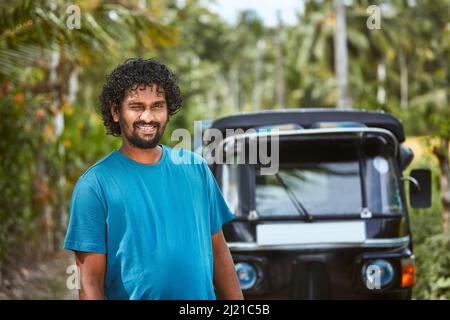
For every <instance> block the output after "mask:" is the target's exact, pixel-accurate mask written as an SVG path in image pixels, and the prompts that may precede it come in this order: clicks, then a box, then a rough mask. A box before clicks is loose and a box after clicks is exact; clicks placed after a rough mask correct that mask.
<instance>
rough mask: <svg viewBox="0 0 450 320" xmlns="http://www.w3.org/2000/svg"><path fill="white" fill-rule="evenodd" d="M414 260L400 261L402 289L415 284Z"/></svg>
mask: <svg viewBox="0 0 450 320" xmlns="http://www.w3.org/2000/svg"><path fill="white" fill-rule="evenodd" d="M414 260H415V258H414V256H411V257H409V258H403V259H402V288H406V287H411V286H413V285H414V284H415V283H416V266H415V261H414Z"/></svg>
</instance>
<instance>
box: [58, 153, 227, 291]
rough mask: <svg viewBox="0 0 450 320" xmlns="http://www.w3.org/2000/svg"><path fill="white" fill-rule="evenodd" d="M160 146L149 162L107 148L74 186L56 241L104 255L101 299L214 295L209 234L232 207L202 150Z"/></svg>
mask: <svg viewBox="0 0 450 320" xmlns="http://www.w3.org/2000/svg"><path fill="white" fill-rule="evenodd" d="M161 147H162V149H163V154H162V157H161V159H160V161H159V162H157V163H155V164H150V165H149V164H142V163H139V162H136V161H134V160H132V159H131V158H129V157H128V156H126V155H124V154H123V153H121V152H119V151H116V150H115V151H112V152H111V153H110V154H109V155H108V156H106V157H105V158H103V159H102V160H100V161H99V162H97V163H96V164H95V165H93V166H92V167H91V168H89V169H88V170H87V171H86V172H85V173H84V174H83V175H82V176H81V177H80V178H79V179H78V181H77V183H76V186H75V188H74V191H73V194H72V200H71V206H70V221H69V226H68V230H67V234H66V239H65V242H64V248H65V249H69V250H75V251H84V252H96V253H105V254H106V255H107V264H106V275H105V287H104V292H105V298H107V299H215V298H216V297H215V294H214V290H213V253H212V242H211V235H212V234H214V233H216V232H218V231H220V230H221V228H222V224H224V223H226V222H229V221H231V220H232V219H233V218H234V215H233V214H232V212H231V211H230V209H229V208H228V206H227V204H226V202H225V200H224V199H223V196H222V193H221V191H220V189H219V187H218V185H217V182H216V180H215V179H214V176H213V175H212V173H211V171H210V170H209V168H208V166H207V164H206V161H205V160H204V159H203V158H201V157H200V156H198V155H197V154H195V153H192V152H189V151H186V150H183V149H171V148H169V147H167V146H164V145H161ZM172 151H174V152H178V154H179V155H182V156H184V158H182V159H184V160H182V161H181V163H180V161H179V158H173V157H171V152H172ZM186 155H187V156H188V157H186ZM174 159H175V160H174ZM177 159H178V160H177ZM186 160H190V161H186ZM192 160H194V161H192Z"/></svg>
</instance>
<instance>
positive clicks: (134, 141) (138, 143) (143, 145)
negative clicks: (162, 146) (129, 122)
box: [125, 121, 167, 149]
mask: <svg viewBox="0 0 450 320" xmlns="http://www.w3.org/2000/svg"><path fill="white" fill-rule="evenodd" d="M145 124H147V125H154V126H156V133H155V136H154V137H153V139H151V140H147V139H142V138H141V137H140V136H139V134H138V133H137V132H136V131H135V130H136V129H137V126H139V125H145ZM166 124H167V123H165V124H164V125H163V126H161V124H160V123H159V122H154V121H152V122H149V123H146V122H135V123H133V134H131V135H125V139H127V140H128V142H129V143H130V144H131V145H132V146H134V147H136V148H139V149H152V148H155V147H156V146H157V145H158V143H159V140H161V137H162V135H163V133H164V130H165V129H166Z"/></svg>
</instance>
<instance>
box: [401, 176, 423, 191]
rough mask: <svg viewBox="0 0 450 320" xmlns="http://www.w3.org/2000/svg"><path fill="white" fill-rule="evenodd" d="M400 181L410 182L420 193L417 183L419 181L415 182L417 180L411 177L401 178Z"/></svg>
mask: <svg viewBox="0 0 450 320" xmlns="http://www.w3.org/2000/svg"><path fill="white" fill-rule="evenodd" d="M400 180H401V181H409V182H411V183H412V184H413V185H414V186H415V187H416V188H417V190H419V191H420V183H419V181H417V179H415V178H413V177H411V176H405V177H401V178H400Z"/></svg>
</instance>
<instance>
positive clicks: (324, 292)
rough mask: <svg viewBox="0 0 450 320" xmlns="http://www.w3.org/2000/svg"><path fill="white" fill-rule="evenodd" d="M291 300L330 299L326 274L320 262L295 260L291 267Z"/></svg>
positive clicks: (324, 267)
mask: <svg viewBox="0 0 450 320" xmlns="http://www.w3.org/2000/svg"><path fill="white" fill-rule="evenodd" d="M291 283H292V286H291V299H299V300H320V299H331V286H330V280H329V276H328V272H327V269H326V266H325V264H324V263H322V262H320V261H301V260H295V261H294V262H293V265H292V282H291Z"/></svg>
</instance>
